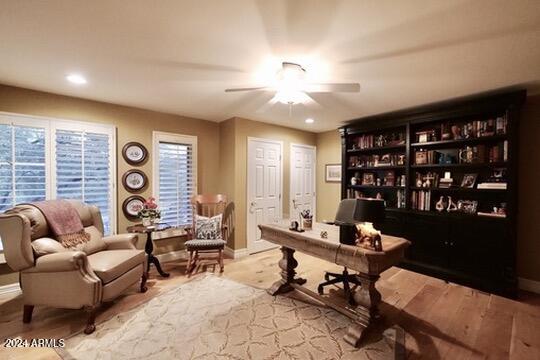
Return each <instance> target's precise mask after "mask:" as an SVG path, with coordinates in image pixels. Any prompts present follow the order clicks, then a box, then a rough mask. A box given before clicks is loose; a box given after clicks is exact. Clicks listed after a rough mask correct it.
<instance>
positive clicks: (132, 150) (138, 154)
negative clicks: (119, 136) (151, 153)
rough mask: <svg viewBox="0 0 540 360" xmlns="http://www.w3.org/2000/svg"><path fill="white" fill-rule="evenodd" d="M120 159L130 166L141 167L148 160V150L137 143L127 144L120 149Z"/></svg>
mask: <svg viewBox="0 0 540 360" xmlns="http://www.w3.org/2000/svg"><path fill="white" fill-rule="evenodd" d="M122 157H123V158H124V160H125V161H126V162H127V163H128V164H130V165H142V164H144V162H145V161H146V159H147V158H148V150H146V148H145V147H144V145H143V144H141V143H138V142H133V141H132V142H128V143H127V144H126V145H124V147H123V148H122Z"/></svg>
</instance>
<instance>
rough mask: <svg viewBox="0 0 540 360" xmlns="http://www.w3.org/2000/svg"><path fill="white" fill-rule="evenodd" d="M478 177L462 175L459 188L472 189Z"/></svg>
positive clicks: (476, 175)
mask: <svg viewBox="0 0 540 360" xmlns="http://www.w3.org/2000/svg"><path fill="white" fill-rule="evenodd" d="M477 177H478V174H465V175H463V180H462V181H461V187H462V188H471V189H472V188H474V184H475V183H476V178H477Z"/></svg>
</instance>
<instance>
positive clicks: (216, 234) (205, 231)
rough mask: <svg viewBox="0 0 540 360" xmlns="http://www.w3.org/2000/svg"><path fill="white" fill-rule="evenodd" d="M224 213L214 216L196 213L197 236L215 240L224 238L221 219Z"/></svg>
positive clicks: (197, 237)
mask: <svg viewBox="0 0 540 360" xmlns="http://www.w3.org/2000/svg"><path fill="white" fill-rule="evenodd" d="M222 218H223V214H219V215H216V216H212V217H206V216H200V215H195V238H196V239H206V240H215V239H223V236H222V235H221V219H222Z"/></svg>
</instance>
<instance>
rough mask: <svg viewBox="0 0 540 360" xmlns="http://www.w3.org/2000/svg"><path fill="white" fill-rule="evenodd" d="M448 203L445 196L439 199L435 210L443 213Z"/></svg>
mask: <svg viewBox="0 0 540 360" xmlns="http://www.w3.org/2000/svg"><path fill="white" fill-rule="evenodd" d="M446 206H447V204H446V201H444V196H441V197H440V198H439V201H437V203H436V204H435V209H436V210H437V211H438V212H441V211H443V210H444V209H446Z"/></svg>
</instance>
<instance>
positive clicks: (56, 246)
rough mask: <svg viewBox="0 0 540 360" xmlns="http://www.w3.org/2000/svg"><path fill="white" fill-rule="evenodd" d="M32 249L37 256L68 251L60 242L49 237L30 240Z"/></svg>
mask: <svg viewBox="0 0 540 360" xmlns="http://www.w3.org/2000/svg"><path fill="white" fill-rule="evenodd" d="M32 249H34V253H35V254H36V256H37V257H39V256H42V255H47V254H54V253H57V252H63V251H68V249H66V248H65V247H64V246H62V244H60V243H59V242H58V241H56V240H54V239H51V238H40V239H36V240H34V241H32Z"/></svg>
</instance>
